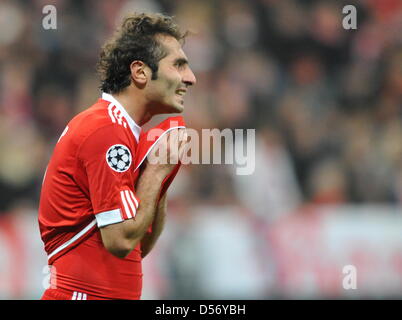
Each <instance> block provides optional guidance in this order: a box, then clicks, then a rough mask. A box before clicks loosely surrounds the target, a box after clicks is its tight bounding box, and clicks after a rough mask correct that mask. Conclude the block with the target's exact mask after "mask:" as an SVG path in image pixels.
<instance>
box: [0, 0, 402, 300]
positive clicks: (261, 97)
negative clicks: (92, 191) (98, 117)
mask: <svg viewBox="0 0 402 320" xmlns="http://www.w3.org/2000/svg"><path fill="white" fill-rule="evenodd" d="M47 4H53V5H55V6H56V8H57V30H44V29H43V27H42V19H43V17H44V14H42V8H43V7H44V6H45V5H47ZM346 4H353V5H355V6H356V8H357V13H358V16H357V17H358V20H357V30H344V29H343V28H342V19H343V15H342V7H343V6H344V5H346ZM135 10H137V11H144V10H145V11H152V12H165V13H168V14H172V15H175V16H176V17H177V20H178V21H179V22H180V24H181V25H182V26H184V27H185V28H189V29H191V30H192V31H194V32H195V34H194V35H193V36H191V37H189V38H188V39H187V41H186V44H185V51H186V53H187V55H188V56H189V58H190V62H191V66H192V68H193V70H194V72H195V74H196V76H197V80H198V83H197V86H196V87H195V88H193V89H192V90H190V93H189V94H188V96H187V97H186V111H185V118H186V121H187V123H188V125H189V127H192V128H195V129H197V130H200V129H201V128H219V129H224V128H231V129H235V128H238V129H246V128H255V129H256V146H257V148H256V154H255V162H256V170H255V172H254V174H252V175H250V176H238V175H236V174H235V170H234V168H235V166H230V165H190V166H186V167H184V168H183V169H182V171H181V172H180V174H179V175H178V177H177V179H176V180H175V182H174V184H173V185H172V187H171V191H170V192H169V194H170V201H169V213H168V219H167V220H168V222H167V226H166V229H165V231H164V233H163V235H162V237H161V239H160V241H159V243H158V245H157V246H156V248H155V250H154V251H153V252H152V253H151V254H150V256H149V257H148V258H146V259H145V261H144V273H145V277H144V294H143V298H144V299H159V298H168V299H183V298H186V299H199V298H206V299H228V298H242V299H271V298H312V299H316V298H364V297H372V298H385V297H399V298H400V297H402V215H401V201H402V117H401V107H402V99H401V98H402V33H401V30H402V2H401V1H399V0H361V1H325V0H324V1H316V0H303V1H297V0H280V1H279V0H252V1H245V0H244V1H239V0H220V1H205V0H204V1H194V0H187V1H184V0H183V1H178V0H177V1H168V0H159V1H157V0H148V1H129V0H116V1H109V0H87V1H73V0H71V1H67V0H60V1H50V0H47V1H42V0H33V1H23V0H20V1H18V0H3V1H1V2H0V298H1V299H37V298H38V297H40V295H41V293H42V291H43V288H42V282H43V281H44V279H45V278H46V275H45V274H44V273H43V268H44V266H45V265H46V257H45V255H44V252H43V250H42V243H41V241H40V238H39V232H38V227H37V223H36V218H37V206H38V197H39V193H40V186H41V181H42V177H43V173H44V171H45V167H46V165H47V161H48V159H49V157H50V154H51V152H52V150H53V147H54V145H55V143H56V141H57V139H58V137H59V136H60V134H61V132H62V131H63V129H64V127H65V125H66V123H67V121H68V120H69V119H70V118H71V117H72V116H73V115H74V114H76V113H78V112H79V111H81V110H83V109H84V108H86V107H87V106H89V105H91V104H92V103H93V102H94V101H95V100H96V99H97V98H98V97H99V90H98V85H99V83H98V78H97V75H96V74H95V64H96V61H97V57H98V54H99V48H100V46H101V44H102V43H103V42H104V41H105V40H106V38H107V37H108V36H110V35H111V33H112V31H113V30H114V28H115V26H116V25H117V23H118V21H120V19H121V17H122V16H123V15H124V13H126V12H129V11H135ZM345 265H354V266H355V267H356V270H357V289H356V290H345V289H344V288H343V287H342V282H343V279H344V276H345V274H343V273H342V270H343V267H344V266H345Z"/></svg>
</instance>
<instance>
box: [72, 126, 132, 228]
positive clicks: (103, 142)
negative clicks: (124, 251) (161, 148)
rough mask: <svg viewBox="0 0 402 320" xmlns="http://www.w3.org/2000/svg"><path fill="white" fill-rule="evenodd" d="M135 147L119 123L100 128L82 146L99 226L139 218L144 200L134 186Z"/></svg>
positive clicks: (82, 160)
mask: <svg viewBox="0 0 402 320" xmlns="http://www.w3.org/2000/svg"><path fill="white" fill-rule="evenodd" d="M131 139H132V137H131ZM134 148H135V146H134V144H133V142H132V140H130V136H129V133H128V132H127V130H126V129H124V128H123V127H122V126H118V125H109V126H106V127H103V128H100V129H97V130H96V131H95V132H93V133H92V134H91V135H90V136H88V137H87V138H86V139H85V141H84V142H83V143H82V145H81V146H80V148H79V151H78V161H80V163H81V165H82V166H83V168H84V170H85V172H86V176H87V179H88V189H89V197H90V200H91V203H92V208H93V212H94V214H95V217H96V221H97V225H98V227H104V226H107V225H110V224H114V223H119V222H122V221H124V220H127V219H132V218H135V215H136V212H137V209H138V206H139V202H140V201H139V199H138V198H137V196H136V195H135V190H134V185H135V183H134V182H135V181H134V170H133V159H134V157H135V154H134V152H135V150H134Z"/></svg>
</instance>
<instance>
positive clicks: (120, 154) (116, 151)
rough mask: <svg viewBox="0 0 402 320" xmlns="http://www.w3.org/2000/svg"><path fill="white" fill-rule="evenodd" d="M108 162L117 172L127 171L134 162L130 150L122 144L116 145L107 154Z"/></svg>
mask: <svg viewBox="0 0 402 320" xmlns="http://www.w3.org/2000/svg"><path fill="white" fill-rule="evenodd" d="M106 162H107V164H108V165H109V167H110V168H112V169H113V170H114V171H116V172H124V171H127V170H128V168H130V165H131V162H132V157H131V153H130V150H129V149H128V148H127V147H126V146H124V145H122V144H115V145H114V146H111V147H110V148H109V150H108V151H107V152H106Z"/></svg>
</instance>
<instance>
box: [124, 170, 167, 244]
mask: <svg viewBox="0 0 402 320" xmlns="http://www.w3.org/2000/svg"><path fill="white" fill-rule="evenodd" d="M163 179H164V176H163V175H160V174H158V173H157V172H153V171H152V170H144V171H143V172H142V173H141V176H140V178H139V180H138V183H137V188H136V194H137V196H138V197H139V199H140V201H141V202H140V205H139V208H138V210H137V214H136V216H135V218H134V219H130V220H127V221H126V222H125V225H124V236H125V238H126V239H127V240H128V241H130V244H131V247H132V248H135V247H136V246H137V244H138V243H139V242H140V241H141V239H142V238H143V237H144V235H145V233H146V231H147V230H148V228H149V226H150V224H151V223H152V221H154V218H155V214H156V211H157V200H158V199H157V198H158V196H159V191H160V186H161V183H162V181H163Z"/></svg>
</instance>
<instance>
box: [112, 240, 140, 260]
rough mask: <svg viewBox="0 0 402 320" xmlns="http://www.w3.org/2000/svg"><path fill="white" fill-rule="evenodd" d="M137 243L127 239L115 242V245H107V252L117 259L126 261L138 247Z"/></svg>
mask: <svg viewBox="0 0 402 320" xmlns="http://www.w3.org/2000/svg"><path fill="white" fill-rule="evenodd" d="M136 245H137V242H132V241H129V240H127V239H124V240H119V241H113V243H109V244H105V247H106V250H107V251H109V252H110V253H111V254H112V255H114V256H115V257H117V258H120V259H124V258H125V257H127V256H128V255H129V254H130V252H131V251H133V249H134V248H135V247H136Z"/></svg>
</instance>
